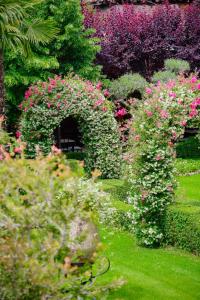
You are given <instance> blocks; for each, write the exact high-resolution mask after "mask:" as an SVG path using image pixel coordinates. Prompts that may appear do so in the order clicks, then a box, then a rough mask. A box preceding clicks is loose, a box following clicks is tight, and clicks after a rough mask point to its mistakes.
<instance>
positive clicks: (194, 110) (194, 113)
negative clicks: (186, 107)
mask: <svg viewBox="0 0 200 300" xmlns="http://www.w3.org/2000/svg"><path fill="white" fill-rule="evenodd" d="M197 115H198V111H197V110H196V109H193V110H192V111H191V112H190V113H189V117H190V118H193V117H196V116H197Z"/></svg>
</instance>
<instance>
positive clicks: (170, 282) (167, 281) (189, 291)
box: [101, 175, 200, 300]
mask: <svg viewBox="0 0 200 300" xmlns="http://www.w3.org/2000/svg"><path fill="white" fill-rule="evenodd" d="M178 181H179V187H178V189H177V193H176V204H175V206H177V209H184V210H186V211H188V212H191V213H195V215H196V218H195V220H196V221H197V217H198V219H199V220H200V175H193V176H181V177H179V178H178ZM122 187H123V183H122V181H117V180H114V181H112V180H106V181H103V188H104V189H105V190H107V191H109V192H110V193H111V194H112V196H113V198H115V195H116V194H118V192H117V193H115V188H116V191H120V189H121V188H122ZM120 193H121V192H120ZM122 194H123V193H122ZM119 195H120V194H119ZM119 195H118V197H116V202H113V203H116V204H117V207H118V208H119V209H122V207H120V206H118V205H119V202H121V201H120V200H119V198H120V196H119ZM123 205H126V204H125V203H123ZM101 236H102V240H103V242H104V244H105V246H106V249H105V255H106V256H108V257H109V258H110V260H111V270H110V271H109V272H108V273H107V274H106V275H104V276H103V277H104V278H102V279H101V280H106V279H113V278H119V277H123V278H124V279H125V280H126V281H127V283H126V285H124V287H122V288H121V289H120V290H118V291H116V292H114V293H113V294H112V295H111V296H110V297H109V299H110V300H111V299H116V300H117V299H127V300H132V299H133V300H134V299H149V300H154V299H155V300H159V299H160V300H161V299H162V300H165V299H166V300H168V299H169V300H170V299H174V300H179V299H180V300H190V299H191V300H192V299H200V257H197V256H194V255H192V254H189V253H186V252H184V251H182V250H178V249H175V248H172V247H171V248H170V247H169V248H165V249H162V248H161V249H152V250H150V249H145V248H141V247H138V246H137V245H136V242H135V239H134V237H133V236H132V235H131V234H129V233H128V232H120V231H112V230H111V229H110V228H104V229H102V230H101Z"/></svg>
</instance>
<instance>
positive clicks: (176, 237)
mask: <svg viewBox="0 0 200 300" xmlns="http://www.w3.org/2000/svg"><path fill="white" fill-rule="evenodd" d="M199 205H200V203H199ZM164 234H165V243H166V244H170V245H173V246H176V247H179V248H182V249H184V250H187V251H190V252H192V253H194V254H196V255H200V209H198V210H196V211H193V212H187V211H184V210H181V209H178V208H177V206H171V207H170V208H169V209H168V211H167V213H166V216H165V222H164Z"/></svg>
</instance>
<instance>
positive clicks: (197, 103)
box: [189, 98, 200, 118]
mask: <svg viewBox="0 0 200 300" xmlns="http://www.w3.org/2000/svg"><path fill="white" fill-rule="evenodd" d="M198 106H200V98H197V99H195V100H194V101H193V102H192V103H191V104H190V108H191V111H190V113H189V116H190V118H193V117H196V116H197V115H198V110H197V108H198Z"/></svg>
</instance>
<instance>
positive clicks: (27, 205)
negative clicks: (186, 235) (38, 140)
mask: <svg viewBox="0 0 200 300" xmlns="http://www.w3.org/2000/svg"><path fill="white" fill-rule="evenodd" d="M71 175H72V173H71V170H70V168H69V165H68V164H67V163H66V161H65V160H63V158H62V157H61V156H50V157H48V158H46V159H44V158H37V159H36V160H30V161H28V160H24V159H16V160H13V159H8V160H3V161H1V162H0V178H1V181H0V220H1V223H0V299H1V300H13V299H16V300H32V299H34V300H41V299H54V300H57V299H60V300H61V299H63V300H64V299H65V300H67V299H79V300H81V299H104V298H106V295H107V293H108V291H109V290H110V288H113V287H117V286H118V282H116V284H112V283H111V284H108V285H106V284H100V283H97V282H96V283H94V284H93V285H91V284H84V283H87V282H89V281H90V279H91V272H92V266H95V263H96V260H97V259H98V257H99V254H98V251H99V246H100V244H99V238H98V233H97V229H96V226H95V223H94V221H95V220H97V219H96V217H97V215H99V217H100V220H103V219H104V214H105V212H106V209H107V196H106V197H105V193H102V192H100V191H99V189H98V187H97V185H96V184H95V183H94V180H93V179H92V180H89V181H87V180H83V179H81V178H80V179H79V178H73V177H71ZM99 205H100V206H99ZM104 206H105V207H104ZM100 207H102V209H100ZM103 207H104V208H103ZM98 212H99V213H98ZM119 284H120V283H119Z"/></svg>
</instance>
